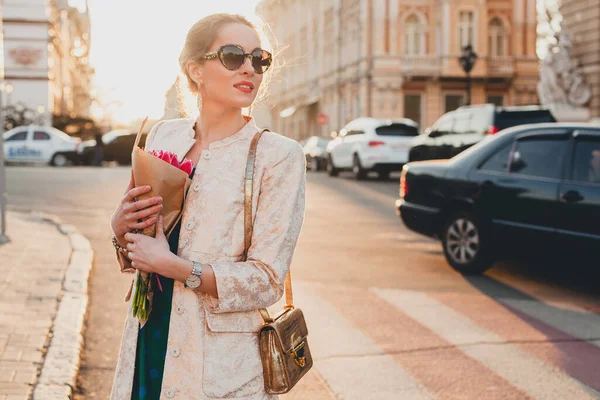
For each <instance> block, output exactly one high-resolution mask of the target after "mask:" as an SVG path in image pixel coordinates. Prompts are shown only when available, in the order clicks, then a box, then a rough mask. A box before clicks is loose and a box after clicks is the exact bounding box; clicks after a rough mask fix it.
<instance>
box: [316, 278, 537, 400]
mask: <svg viewBox="0 0 600 400" xmlns="http://www.w3.org/2000/svg"><path fill="white" fill-rule="evenodd" d="M315 290H316V291H317V294H318V295H319V296H321V298H322V299H324V300H325V301H327V302H329V303H330V304H331V305H332V306H333V307H334V308H336V309H337V311H338V312H340V313H341V314H342V315H344V316H345V317H346V318H347V319H348V320H349V321H350V322H351V323H352V324H353V325H354V326H356V327H357V328H358V329H361V330H362V332H363V333H365V334H366V335H367V336H368V337H369V338H371V340H373V341H374V342H375V343H376V344H377V345H378V346H380V347H381V348H382V349H383V350H384V351H385V352H386V353H388V354H390V355H391V356H392V357H393V358H394V360H396V362H398V364H400V365H401V366H402V367H403V368H404V369H405V370H406V371H408V372H409V373H410V374H411V375H413V376H414V377H415V378H416V379H418V380H419V382H421V383H422V384H423V385H424V386H425V388H426V389H427V390H428V391H429V392H430V393H432V394H434V395H435V396H437V397H439V398H440V399H447V400H459V399H460V400H464V399H485V400H508V399H513V400H522V399H525V398H527V397H528V396H527V394H526V393H525V392H523V391H522V390H520V389H519V388H517V387H515V386H514V385H511V384H510V383H509V382H507V381H506V380H505V379H504V378H503V377H501V376H499V375H498V374H496V373H495V372H494V371H492V370H490V369H489V368H486V367H485V366H483V365H481V363H479V362H477V361H476V360H474V359H473V358H471V357H469V356H468V355H466V354H465V353H463V352H462V351H461V349H459V348H457V347H456V346H453V345H452V344H451V343H449V342H447V341H445V340H444V339H442V338H441V337H439V336H438V335H437V334H436V333H435V332H433V331H432V330H430V329H428V328H427V327H425V326H423V325H422V324H420V323H418V322H417V321H415V320H414V319H412V318H411V317H409V316H408V315H406V314H405V313H404V312H402V311H400V310H399V309H398V308H396V307H394V306H393V305H391V304H390V303H388V302H387V301H385V300H383V299H382V298H380V297H379V296H377V295H376V294H375V293H372V292H370V291H367V290H364V289H340V288H333V287H331V286H328V287H322V288H319V289H315ZM474 382H476V384H474Z"/></svg>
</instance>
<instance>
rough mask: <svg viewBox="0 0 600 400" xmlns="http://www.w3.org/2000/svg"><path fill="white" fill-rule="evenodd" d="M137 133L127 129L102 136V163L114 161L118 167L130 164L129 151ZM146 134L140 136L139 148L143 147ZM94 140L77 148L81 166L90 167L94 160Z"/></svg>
mask: <svg viewBox="0 0 600 400" xmlns="http://www.w3.org/2000/svg"><path fill="white" fill-rule="evenodd" d="M136 136H137V133H133V132H130V131H129V130H127V129H118V130H114V131H110V132H108V133H106V134H105V135H103V136H102V142H103V144H104V156H103V159H104V161H116V162H117V163H118V164H120V165H129V164H131V151H132V150H133V144H134V143H135V138H136ZM147 136H148V135H147V134H142V137H141V138H140V147H144V145H145V143H146V137H147ZM95 146H96V141H95V140H86V141H85V142H83V143H81V146H80V147H79V159H80V162H81V164H83V165H92V164H94V160H95Z"/></svg>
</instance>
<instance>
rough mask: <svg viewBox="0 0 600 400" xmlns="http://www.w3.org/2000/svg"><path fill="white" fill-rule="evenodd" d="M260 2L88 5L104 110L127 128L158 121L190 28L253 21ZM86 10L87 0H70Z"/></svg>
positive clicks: (131, 0)
mask: <svg viewBox="0 0 600 400" xmlns="http://www.w3.org/2000/svg"><path fill="white" fill-rule="evenodd" d="M257 3H258V0H208V1H207V0H169V1H166V0H88V5H89V8H90V19H91V25H92V32H91V50H90V63H91V65H92V67H93V68H94V69H95V71H96V73H95V77H94V83H95V86H96V92H97V93H96V95H97V97H98V98H99V100H100V102H101V103H102V107H100V108H99V109H98V108H96V109H95V110H94V112H95V114H96V116H97V117H100V118H102V116H103V115H102V114H103V112H106V113H109V114H111V115H112V116H113V118H114V120H115V121H116V122H117V121H118V122H121V123H127V122H129V121H132V120H138V119H140V118H144V117H145V116H149V117H150V118H156V119H157V118H160V117H161V116H162V114H163V110H164V100H165V98H164V95H165V93H166V91H167V90H168V89H169V88H170V87H171V85H172V84H173V82H174V81H175V79H176V77H177V75H178V74H179V63H178V58H179V53H180V52H181V49H182V47H183V44H184V42H185V37H186V34H187V31H188V30H189V28H190V27H191V26H192V25H193V24H194V23H195V22H196V21H198V20H199V19H201V18H202V17H203V16H206V15H209V14H213V13H218V12H231V13H236V14H242V15H246V16H250V17H252V16H253V15H254V8H255V6H256V4H257ZM69 4H71V5H72V6H74V7H79V8H81V7H85V0H69Z"/></svg>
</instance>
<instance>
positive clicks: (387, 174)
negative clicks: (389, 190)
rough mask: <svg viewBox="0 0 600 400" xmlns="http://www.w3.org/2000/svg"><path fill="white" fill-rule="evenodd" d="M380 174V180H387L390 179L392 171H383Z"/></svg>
mask: <svg viewBox="0 0 600 400" xmlns="http://www.w3.org/2000/svg"><path fill="white" fill-rule="evenodd" d="M378 174H379V180H382V181H387V180H389V179H390V171H381V172H379V173H378Z"/></svg>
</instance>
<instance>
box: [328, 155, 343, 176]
mask: <svg viewBox="0 0 600 400" xmlns="http://www.w3.org/2000/svg"><path fill="white" fill-rule="evenodd" d="M339 173H340V170H339V169H337V168H336V167H335V165H333V160H332V159H331V156H329V157H327V174H328V175H329V176H338V175H339Z"/></svg>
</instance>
